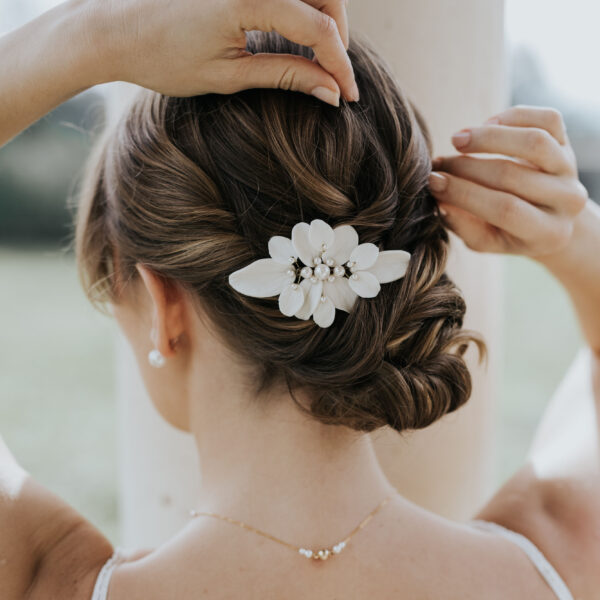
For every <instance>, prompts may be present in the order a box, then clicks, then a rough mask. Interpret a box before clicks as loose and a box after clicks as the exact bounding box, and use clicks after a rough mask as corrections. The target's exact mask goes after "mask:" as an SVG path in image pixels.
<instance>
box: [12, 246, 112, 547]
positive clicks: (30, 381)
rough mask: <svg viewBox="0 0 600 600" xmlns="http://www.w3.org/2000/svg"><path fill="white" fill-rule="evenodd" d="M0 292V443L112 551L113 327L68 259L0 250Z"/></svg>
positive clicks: (32, 251) (54, 253) (57, 253)
mask: <svg viewBox="0 0 600 600" xmlns="http://www.w3.org/2000/svg"><path fill="white" fill-rule="evenodd" d="M0 282H1V283H0V328H1V331H2V344H0V433H1V434H2V435H3V437H4V438H5V441H6V443H7V444H8V446H9V448H11V449H12V451H13V452H14V454H15V455H16V457H17V459H18V460H19V462H21V464H22V465H23V466H24V467H25V468H26V469H27V470H28V471H29V472H30V473H31V474H32V475H33V476H34V477H35V478H36V479H37V480H38V481H40V482H41V483H43V484H44V485H46V486H47V487H49V488H50V489H51V490H52V491H54V492H55V493H57V494H59V495H60V496H62V497H63V498H65V499H67V500H68V501H69V502H70V503H71V504H72V505H74V506H75V507H76V508H77V509H78V510H80V511H82V512H83V513H84V514H85V515H86V516H87V517H89V518H90V519H91V520H92V521H93V522H94V523H95V524H96V525H97V526H98V527H100V528H101V529H102V531H103V532H104V533H105V534H106V535H107V536H109V537H110V539H111V540H112V541H115V540H116V532H117V527H116V498H115V481H116V476H117V470H116V448H115V446H116V432H115V405H114V400H113V398H114V393H113V390H114V374H113V368H112V361H113V338H114V327H115V324H114V322H113V321H112V320H110V319H109V318H107V317H104V316H103V315H101V314H100V313H98V312H97V311H95V310H94V309H93V308H92V307H91V305H89V304H88V303H87V300H86V299H85V296H84V294H83V292H82V291H81V289H80V287H79V283H78V280H77V274H76V270H75V263H74V260H73V257H72V255H70V254H65V253H64V252H62V251H58V250H41V249H31V248H27V249H16V248H15V249H9V248H2V247H0Z"/></svg>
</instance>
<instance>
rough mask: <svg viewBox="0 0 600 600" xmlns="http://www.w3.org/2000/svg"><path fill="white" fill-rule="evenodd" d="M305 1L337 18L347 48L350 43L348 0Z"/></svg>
mask: <svg viewBox="0 0 600 600" xmlns="http://www.w3.org/2000/svg"><path fill="white" fill-rule="evenodd" d="M304 2H306V3H307V4H310V5H311V6H313V7H314V8H316V9H317V10H320V11H321V12H324V13H325V14H326V15H329V16H330V17H332V18H333V19H335V22H336V24H337V28H338V31H339V32H340V37H341V38H342V43H343V44H344V48H346V50H347V49H348V44H349V43H350V35H349V33H348V10H347V7H348V2H347V0H304Z"/></svg>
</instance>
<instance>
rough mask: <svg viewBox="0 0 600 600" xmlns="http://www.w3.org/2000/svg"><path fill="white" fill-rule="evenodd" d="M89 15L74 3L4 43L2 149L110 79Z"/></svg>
mask: <svg viewBox="0 0 600 600" xmlns="http://www.w3.org/2000/svg"><path fill="white" fill-rule="evenodd" d="M89 13H90V10H89V8H88V6H87V4H86V2H85V1H82V0H71V1H70V2H66V3H64V4H60V5H59V6H57V7H56V8H54V9H52V10H50V11H48V12H47V13H44V14H43V15H41V16H40V17H38V18H37V19H35V20H33V21H31V22H29V23H27V24H26V25H24V26H23V27H21V28H20V29H17V30H15V31H13V32H11V33H9V34H6V35H4V36H3V37H2V38H0V82H1V83H0V146H1V145H3V144H5V143H6V142H8V141H9V140H10V139H11V138H12V137H14V136H15V135H17V134H18V133H19V132H20V131H22V130H23V129H25V128H26V127H28V126H29V125H31V124H32V123H34V122H35V121H36V120H37V119H39V118H40V117H42V116H43V115H45V114H46V113H47V112H49V111H50V110H52V109H53V108H55V107H56V106H58V105H59V104H61V103H62V102H64V101H65V100H68V99H69V98H71V97H72V96H74V95H76V94H78V93H79V92H81V91H83V90H84V89H87V88H88V87H91V86H93V85H95V84H97V83H101V82H102V81H103V79H107V77H106V75H105V74H103V73H102V70H101V68H98V65H100V66H102V61H101V60H99V58H101V57H100V56H99V53H100V50H99V48H100V44H99V41H101V40H100V36H98V35H97V34H96V33H92V29H91V28H90V27H89V26H88V18H89ZM94 31H95V30H94Z"/></svg>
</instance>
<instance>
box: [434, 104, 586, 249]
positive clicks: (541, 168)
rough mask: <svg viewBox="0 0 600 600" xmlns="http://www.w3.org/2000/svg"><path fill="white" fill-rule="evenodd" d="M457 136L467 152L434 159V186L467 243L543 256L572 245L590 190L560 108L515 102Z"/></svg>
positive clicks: (461, 148)
mask: <svg viewBox="0 0 600 600" xmlns="http://www.w3.org/2000/svg"><path fill="white" fill-rule="evenodd" d="M452 140H453V143H454V146H455V147H456V148H457V150H459V151H460V152H462V153H464V154H463V155H458V156H451V157H443V158H439V159H436V160H434V163H433V167H434V169H435V171H434V172H433V173H432V175H431V179H430V189H431V191H432V193H433V195H434V196H435V198H436V199H437V200H438V202H439V207H440V211H441V212H442V214H443V216H444V220H445V222H446V223H447V225H448V227H449V228H450V229H452V230H453V231H454V232H455V233H457V234H458V235H459V236H460V237H461V238H462V239H463V240H464V241H465V243H466V244H467V246H468V247H470V248H472V249H474V250H478V251H481V252H506V253H515V254H524V255H527V256H530V257H533V258H537V259H540V260H544V259H546V258H548V257H550V256H551V255H554V254H555V253H558V252H561V251H563V250H564V249H565V248H566V247H567V246H568V245H569V242H570V241H571V238H572V234H573V230H574V225H575V220H576V218H577V216H578V215H579V214H580V212H581V211H582V210H583V208H584V207H585V205H586V202H587V200H588V194H587V191H586V190H585V188H584V187H583V185H582V184H581V183H580V182H579V180H578V177H577V166H576V163H575V156H574V153H573V149H572V148H571V145H570V144H569V140H568V138H567V134H566V130H565V125H564V123H563V119H562V117H561V115H560V113H559V112H557V111H556V110H553V109H549V108H536V107H528V106H515V107H513V108H509V109H508V110H506V111H504V112H502V113H500V114H499V115H497V116H496V117H493V118H492V119H490V120H489V121H487V122H486V123H485V124H484V125H482V126H480V127H471V128H469V129H464V130H462V131H461V132H459V133H457V134H455V135H454V137H453V138H452ZM467 153H486V154H494V155H502V156H500V157H497V156H496V157H495V158H482V157H474V156H467V155H466V154H467Z"/></svg>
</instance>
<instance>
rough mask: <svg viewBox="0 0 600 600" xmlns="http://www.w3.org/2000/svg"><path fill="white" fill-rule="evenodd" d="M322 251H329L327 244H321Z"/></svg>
mask: <svg viewBox="0 0 600 600" xmlns="http://www.w3.org/2000/svg"><path fill="white" fill-rule="evenodd" d="M321 249H322V250H327V244H326V243H325V242H323V243H322V244H321Z"/></svg>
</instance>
